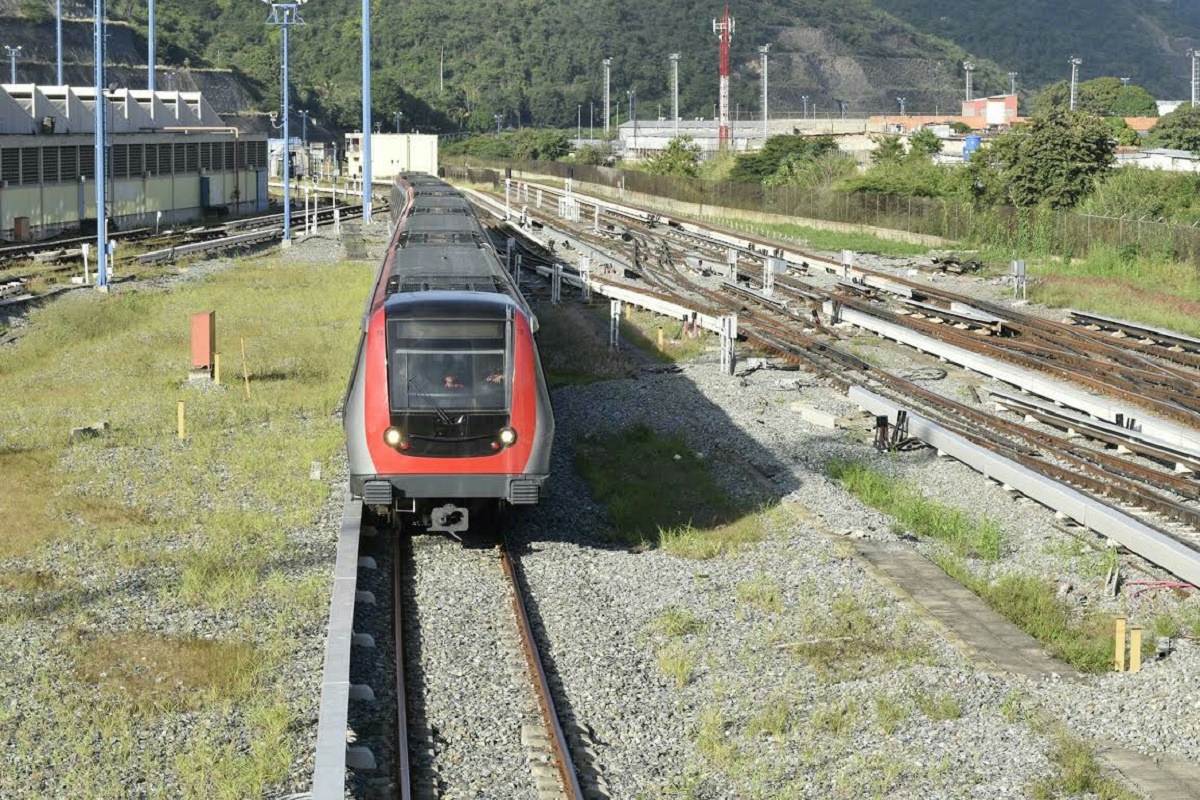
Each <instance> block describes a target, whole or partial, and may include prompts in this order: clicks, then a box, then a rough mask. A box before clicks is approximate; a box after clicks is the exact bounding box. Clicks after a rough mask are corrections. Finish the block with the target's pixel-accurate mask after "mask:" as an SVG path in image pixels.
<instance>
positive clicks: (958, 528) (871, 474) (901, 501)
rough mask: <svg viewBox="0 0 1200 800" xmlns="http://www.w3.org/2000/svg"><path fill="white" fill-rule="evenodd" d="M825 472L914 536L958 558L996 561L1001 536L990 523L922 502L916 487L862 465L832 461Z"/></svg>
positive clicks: (1000, 545) (951, 509)
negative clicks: (940, 545) (939, 544)
mask: <svg viewBox="0 0 1200 800" xmlns="http://www.w3.org/2000/svg"><path fill="white" fill-rule="evenodd" d="M826 472H827V473H828V475H829V476H830V477H831V478H833V479H834V480H837V481H838V482H840V483H841V484H842V486H843V487H845V488H846V490H847V491H849V492H850V493H851V494H853V495H854V496H855V497H857V498H858V499H860V500H862V501H863V502H864V503H866V504H867V505H869V506H871V507H873V508H877V509H879V510H880V511H882V512H884V513H885V514H889V515H891V516H893V517H895V518H896V520H897V521H898V522H899V523H900V524H901V525H902V526H903V527H904V528H905V529H907V530H909V531H911V532H912V534H913V535H914V536H917V537H921V538H929V539H936V540H938V541H939V542H942V543H944V544H946V545H948V546H949V547H950V548H951V549H952V550H953V551H954V552H955V553H956V554H958V555H960V556H970V557H972V558H978V559H982V560H984V561H997V560H999V558H1000V553H1001V550H1002V536H1001V532H1000V528H999V527H998V526H997V525H996V524H995V523H994V522H992V521H991V520H984V521H983V522H981V523H978V524H976V523H975V522H973V521H972V520H971V518H970V517H968V516H967V515H966V514H964V513H962V512H961V511H958V510H957V509H954V508H950V507H949V506H946V505H943V504H941V503H937V502H935V501H933V500H930V499H928V498H926V497H925V496H923V495H922V494H921V492H920V491H919V490H918V489H917V488H916V487H914V486H910V485H908V484H905V483H902V482H900V481H897V480H895V479H893V478H891V477H889V476H887V475H885V474H884V473H882V472H879V471H878V470H874V469H871V468H870V467H867V466H864V465H862V464H856V463H853V462H848V461H834V462H831V463H830V464H828V465H827V466H826Z"/></svg>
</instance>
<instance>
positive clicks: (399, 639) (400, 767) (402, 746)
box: [314, 535, 412, 800]
mask: <svg viewBox="0 0 1200 800" xmlns="http://www.w3.org/2000/svg"><path fill="white" fill-rule="evenodd" d="M395 541H396V544H395V546H394V550H393V552H394V557H393V568H392V618H393V628H392V630H393V636H394V640H393V641H394V642H395V648H396V753H397V756H396V759H397V761H398V764H397V768H396V772H397V774H396V792H397V794H398V796H399V798H400V800H412V763H411V753H409V749H408V691H407V688H406V687H407V684H406V683H405V680H404V579H403V577H402V573H403V571H404V562H405V561H406V560H407V549H408V547H409V546H410V540H409V537H408V536H407V535H401V536H397V537H395ZM314 800H315V798H314Z"/></svg>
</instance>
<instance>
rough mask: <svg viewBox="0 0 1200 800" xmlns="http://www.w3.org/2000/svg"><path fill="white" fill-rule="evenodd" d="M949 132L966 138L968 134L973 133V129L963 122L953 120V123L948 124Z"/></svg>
mask: <svg viewBox="0 0 1200 800" xmlns="http://www.w3.org/2000/svg"><path fill="white" fill-rule="evenodd" d="M950 130H952V131H954V132H955V133H957V134H958V135H959V136H966V135H967V134H968V133H970V132H971V131H973V130H975V129H974V128H972V127H971V126H970V125H968V124H967V123H965V122H963V121H962V120H957V119H956V120H954V122H951V123H950Z"/></svg>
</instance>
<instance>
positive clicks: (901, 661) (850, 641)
mask: <svg viewBox="0 0 1200 800" xmlns="http://www.w3.org/2000/svg"><path fill="white" fill-rule="evenodd" d="M830 611H831V612H832V613H830V614H828V615H825V616H821V615H812V616H804V617H801V618H800V619H799V621H798V625H797V629H796V630H795V631H794V634H795V635H796V636H798V637H799V638H798V639H797V640H796V641H791V642H786V643H784V645H783V647H784V649H786V650H787V651H788V652H790V653H791V654H792V655H794V656H795V657H796V658H798V659H800V660H801V661H803V662H805V663H806V664H808V665H809V666H810V667H812V668H813V669H814V670H815V671H816V672H817V674H818V675H820V676H821V677H823V678H825V679H826V680H831V681H841V680H847V679H854V678H861V677H863V676H864V675H870V674H877V673H879V672H886V671H887V670H892V669H896V668H897V667H903V666H907V665H910V664H917V663H920V662H922V661H924V660H926V659H927V658H928V657H929V653H928V652H927V651H926V650H925V648H924V647H922V646H920V645H916V644H914V643H912V642H911V641H910V637H909V632H910V631H909V628H908V623H907V622H906V621H902V623H901V624H899V625H897V626H896V627H894V628H890V629H889V628H888V627H886V626H885V625H882V624H881V623H880V620H879V619H878V618H877V617H875V616H874V615H872V614H871V612H870V610H869V609H868V608H867V607H866V606H865V605H864V604H863V602H862V601H861V600H860V599H859V598H857V597H856V596H855V595H854V594H852V593H850V592H843V593H841V594H839V595H838V596H837V597H835V598H834V599H833V602H832V605H831V606H830Z"/></svg>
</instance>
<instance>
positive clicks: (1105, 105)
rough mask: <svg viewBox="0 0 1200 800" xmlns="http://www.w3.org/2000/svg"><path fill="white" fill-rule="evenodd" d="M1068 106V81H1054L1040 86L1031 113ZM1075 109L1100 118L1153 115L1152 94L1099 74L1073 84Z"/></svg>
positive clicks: (1155, 106)
mask: <svg viewBox="0 0 1200 800" xmlns="http://www.w3.org/2000/svg"><path fill="white" fill-rule="evenodd" d="M1070 108H1071V84H1070V82H1069V81H1057V82H1056V83H1052V84H1050V85H1048V86H1045V87H1043V88H1042V90H1041V91H1040V92H1038V94H1037V96H1035V97H1034V99H1033V111H1034V114H1043V113H1047V112H1049V111H1053V110H1056V109H1057V110H1060V111H1068V110H1070ZM1075 109H1076V110H1077V111H1090V112H1091V113H1093V114H1099V115H1100V116H1102V117H1105V116H1109V115H1114V116H1118V117H1156V116H1158V106H1157V104H1156V103H1155V102H1154V97H1153V96H1152V95H1151V94H1150V93H1149V92H1147V91H1146V90H1145V89H1143V88H1142V87H1140V86H1125V85H1124V84H1122V83H1121V79H1120V78H1111V77H1102V78H1093V79H1092V80H1090V81H1083V82H1082V83H1079V84H1078V85H1076V87H1075Z"/></svg>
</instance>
